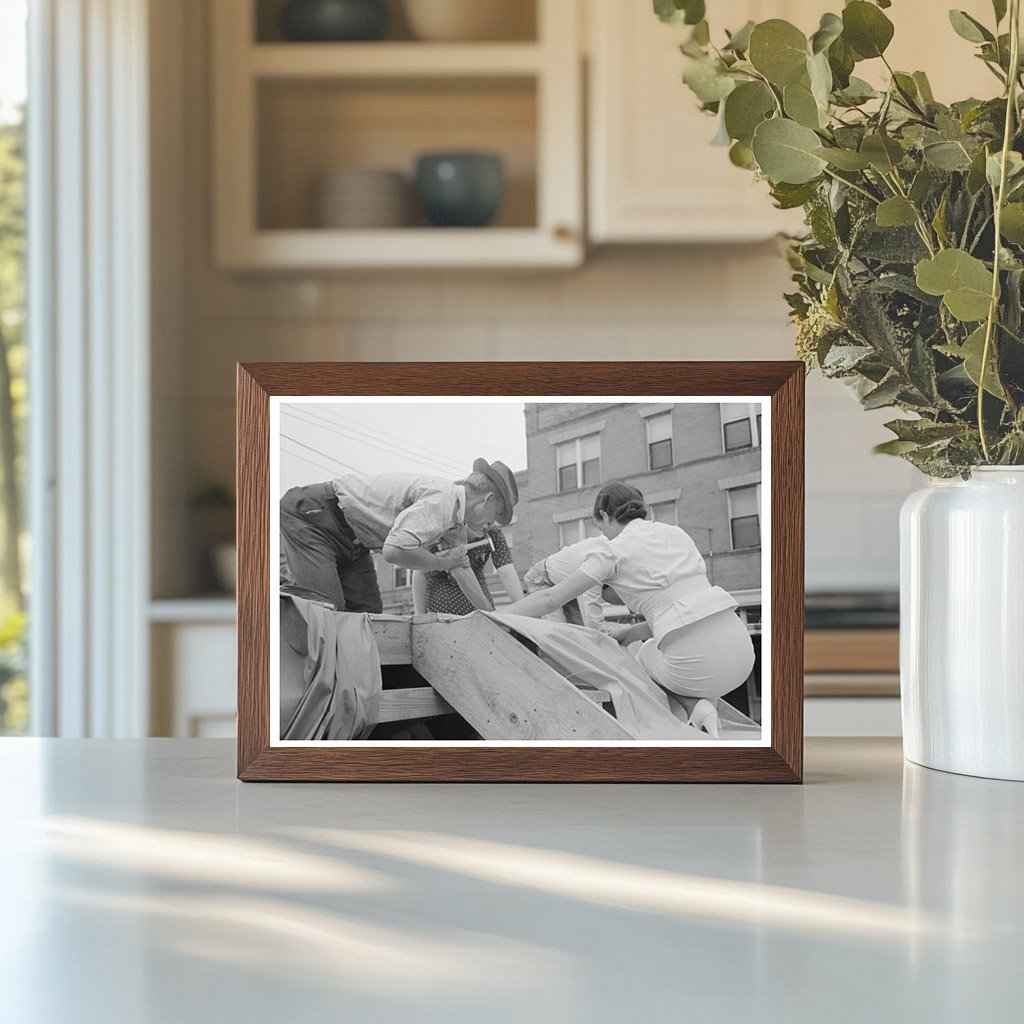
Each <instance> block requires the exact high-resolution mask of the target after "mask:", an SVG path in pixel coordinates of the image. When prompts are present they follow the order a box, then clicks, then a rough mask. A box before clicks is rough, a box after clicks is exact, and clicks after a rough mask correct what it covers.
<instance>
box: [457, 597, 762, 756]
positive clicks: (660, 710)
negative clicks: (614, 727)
mask: <svg viewBox="0 0 1024 1024" xmlns="http://www.w3.org/2000/svg"><path fill="white" fill-rule="evenodd" d="M476 614H480V615H487V616H488V617H489V618H492V619H494V620H495V621H496V622H498V623H500V624H501V625H502V626H504V627H505V628H506V629H511V630H513V631H514V632H516V633H518V634H519V635H520V636H523V637H526V638H527V639H528V640H530V641H532V642H533V643H534V644H536V645H537V647H538V648H539V650H540V652H541V654H542V655H543V656H544V658H545V659H546V660H547V661H549V663H551V664H552V665H553V666H554V667H555V668H556V669H557V670H558V671H559V672H560V673H561V674H562V675H563V676H565V677H566V678H567V679H568V680H569V681H570V682H573V683H577V684H582V685H584V686H592V687H594V688H595V689H598V690H607V691H608V693H609V694H610V695H611V699H612V705H613V706H614V708H615V717H616V718H617V719H618V720H619V721H620V722H621V723H622V724H623V725H624V726H625V727H626V728H627V729H629V731H630V732H632V733H633V734H634V735H635V736H636V737H637V738H638V739H665V740H685V739H702V740H707V739H708V735H707V733H704V732H700V731H698V730H697V729H694V728H693V727H692V726H690V725H688V724H686V720H687V718H688V715H687V713H686V710H685V709H684V708H683V706H682V704H681V703H680V702H679V701H678V700H676V699H675V698H674V697H672V696H671V695H670V694H668V693H666V691H665V690H663V689H662V688H661V687H660V686H658V684H657V683H655V682H654V681H653V680H652V679H651V678H650V676H648V675H647V673H646V672H645V671H644V669H643V666H642V665H641V664H640V662H639V661H637V660H636V658H634V657H633V656H632V655H631V654H630V653H629V652H628V651H627V650H625V649H623V648H622V647H620V646H619V644H618V643H616V642H615V641H614V640H613V639H612V638H611V637H610V636H608V635H607V634H605V633H601V632H598V631H597V630H595V629H588V628H586V627H584V626H573V625H568V624H566V623H562V622H552V621H550V620H549V619H531V618H526V617H524V616H522V615H508V614H506V613H502V612H478V613H476ZM715 703H716V707H717V708H718V714H719V720H720V722H721V730H720V733H719V738H720V739H724V740H756V739H758V738H759V737H760V732H761V730H760V726H758V724H757V723H756V722H753V721H752V720H751V719H749V718H747V717H746V716H745V715H743V714H742V713H741V712H739V711H737V710H736V709H735V708H733V707H731V706H730V705H729V704H726V703H725V701H722V700H719V701H717V702H715Z"/></svg>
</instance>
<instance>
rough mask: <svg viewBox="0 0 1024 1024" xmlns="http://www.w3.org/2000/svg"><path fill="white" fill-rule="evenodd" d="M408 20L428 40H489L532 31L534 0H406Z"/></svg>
mask: <svg viewBox="0 0 1024 1024" xmlns="http://www.w3.org/2000/svg"><path fill="white" fill-rule="evenodd" d="M403 6H404V8H405V17H406V21H408V23H409V28H410V29H411V30H412V33H413V35H414V36H415V37H416V38H417V39H422V40H424V41H427V42H465V43H468V42H487V41H493V40H500V39H528V38H531V37H532V35H533V14H534V12H533V6H532V0H404V3H403Z"/></svg>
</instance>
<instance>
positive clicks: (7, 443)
mask: <svg viewBox="0 0 1024 1024" xmlns="http://www.w3.org/2000/svg"><path fill="white" fill-rule="evenodd" d="M26 10H27V7H26V4H25V3H24V2H22V0H0V439H2V443H0V482H2V487H0V735H7V734H11V733H22V732H25V731H26V730H27V728H28V726H29V679H28V645H27V640H28V635H27V634H28V613H27V607H28V594H27V589H28V587H27V577H28V572H29V566H28V560H29V558H30V551H31V546H30V544H29V536H28V527H27V524H26V522H25V516H24V508H25V505H26V497H25V492H26V487H27V480H26V470H27V461H26V451H25V442H26V432H27V429H28V392H27V378H26V372H25V371H26V366H27V363H28V354H27V348H26V335H25V300H24V296H25V261H24V255H25V99H26V51H27V42H26V35H25V17H26Z"/></svg>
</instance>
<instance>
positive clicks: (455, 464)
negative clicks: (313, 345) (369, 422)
mask: <svg viewBox="0 0 1024 1024" xmlns="http://www.w3.org/2000/svg"><path fill="white" fill-rule="evenodd" d="M317 408H318V409H319V410H320V411H321V412H322V413H323V414H324V415H325V416H329V417H330V418H331V419H334V420H335V421H338V420H343V421H344V422H345V423H348V424H350V425H351V427H350V429H353V428H354V429H359V430H362V431H364V432H366V431H367V429H368V428H367V427H365V426H364V425H363V424H361V423H358V422H357V421H356V420H354V419H352V418H351V417H349V416H345V415H344V414H343V413H340V412H337V411H336V410H335V409H334V407H333V406H330V405H324V406H318V407H317ZM373 436H374V437H379V438H382V439H383V438H387V439H388V440H389V441H391V442H392V443H396V444H400V445H405V446H408V447H410V448H418V449H419V450H420V451H421V452H423V453H424V454H426V455H428V456H430V457H431V460H432V461H436V462H440V463H445V464H447V465H449V466H451V467H452V468H453V469H454V470H457V471H458V472H459V473H460V474H461V473H463V472H465V467H464V466H463V465H462V463H460V462H459V461H458V460H456V459H452V458H449V457H448V456H447V455H444V454H443V453H441V452H438V451H435V450H434V449H432V448H427V447H426V446H425V445H421V444H417V443H416V442H415V441H409V440H407V439H406V438H401V437H398V436H397V435H395V434H389V433H388V432H387V431H386V430H381V431H377V432H375V433H374V434H373Z"/></svg>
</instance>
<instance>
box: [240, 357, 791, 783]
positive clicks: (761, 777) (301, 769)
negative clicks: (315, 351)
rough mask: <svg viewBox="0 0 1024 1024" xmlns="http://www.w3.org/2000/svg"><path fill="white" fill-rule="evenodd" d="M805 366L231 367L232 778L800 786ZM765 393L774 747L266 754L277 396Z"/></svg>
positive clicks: (310, 749)
mask: <svg viewBox="0 0 1024 1024" xmlns="http://www.w3.org/2000/svg"><path fill="white" fill-rule="evenodd" d="M804 372H805V371H804V366H803V364H802V363H799V362H795V361H793V362H685V363H684V362H640V363H611V362H607V363H547V362H545V363H527V362H521V363H514V362H507V363H248V364H239V366H238V464H237V488H238V490H237V493H238V556H239V573H238V777H239V779H241V780H243V781H317V782H324V781H361V782H368V781H417V782H424V781H438V782H716V783H724V782H751V783H768V782H790V783H792V782H800V781H802V776H803V579H804V577H803V572H804V520H803V512H804ZM624 394H628V395H637V396H641V395H673V396H679V398H680V399H684V398H685V397H686V396H703V395H736V396H741V395H750V396H756V395H762V396H763V395H767V396H770V398H771V437H770V444H771V452H770V459H771V472H772V486H771V539H770V543H771V556H772V557H771V567H772V569H771V571H772V586H771V635H770V637H769V638H768V642H769V643H770V644H771V695H770V699H771V738H770V744H769V745H768V746H763V747H721V746H709V747H695V746H679V747H675V746H655V747H651V746H635V747H631V746H628V745H623V746H614V747H608V746H601V747H593V746H591V747H566V746H545V745H544V744H543V742H542V741H538V744H537V746H530V747H507V746H488V745H486V744H481V745H480V746H479V747H466V746H458V747H454V746H453V747H451V748H446V747H438V746H429V745H428V746H423V747H414V746H406V745H403V746H397V747H394V748H388V747H382V746H367V747H360V746H359V745H358V744H353V745H352V746H345V747H338V746H324V747H322V748H321V747H316V746H303V747H281V746H271V745H270V727H271V715H270V578H271V577H270V564H269V550H270V535H269V531H270V523H271V495H270V477H269V465H270V450H271V441H272V439H271V437H270V402H269V399H270V397H271V396H310V397H315V396H325V397H326V396H338V395H379V396H397V395H450V396H453V397H455V396H466V395H472V396H481V397H485V396H488V395H523V396H531V395H536V396H550V395H560V396H561V395H564V396H573V395H594V396H599V395H609V396H612V395H624Z"/></svg>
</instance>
